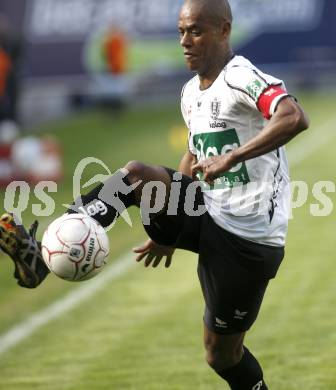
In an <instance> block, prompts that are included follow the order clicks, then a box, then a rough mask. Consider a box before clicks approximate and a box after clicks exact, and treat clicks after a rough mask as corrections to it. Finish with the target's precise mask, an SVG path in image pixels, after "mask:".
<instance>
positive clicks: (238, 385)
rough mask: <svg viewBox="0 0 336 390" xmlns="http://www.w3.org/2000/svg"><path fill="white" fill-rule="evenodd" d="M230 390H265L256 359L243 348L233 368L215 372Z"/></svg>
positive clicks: (261, 373)
mask: <svg viewBox="0 0 336 390" xmlns="http://www.w3.org/2000/svg"><path fill="white" fill-rule="evenodd" d="M217 374H218V375H219V376H221V377H222V378H223V379H225V380H226V381H227V382H228V384H229V385H230V387H231V389H232V390H267V389H268V388H267V386H266V384H265V382H264V380H263V372H262V369H261V367H260V364H259V363H258V361H257V359H256V358H255V357H254V356H253V355H252V354H251V353H250V351H249V350H248V349H247V348H246V347H244V355H243V357H242V359H241V361H240V362H239V363H238V364H236V365H235V366H233V367H230V368H228V369H226V370H224V371H221V372H217Z"/></svg>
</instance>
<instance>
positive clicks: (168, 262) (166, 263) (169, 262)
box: [165, 254, 173, 268]
mask: <svg viewBox="0 0 336 390" xmlns="http://www.w3.org/2000/svg"><path fill="white" fill-rule="evenodd" d="M172 258H173V255H172V254H171V255H168V256H167V258H166V262H165V267H166V268H169V267H170V265H171V262H172Z"/></svg>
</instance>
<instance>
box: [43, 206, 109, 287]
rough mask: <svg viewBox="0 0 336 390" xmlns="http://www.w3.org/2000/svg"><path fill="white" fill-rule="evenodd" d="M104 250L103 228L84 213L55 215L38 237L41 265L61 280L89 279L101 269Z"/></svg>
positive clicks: (106, 249) (103, 263) (105, 247)
mask: <svg viewBox="0 0 336 390" xmlns="http://www.w3.org/2000/svg"><path fill="white" fill-rule="evenodd" d="M108 253H109V241H108V237H107V234H106V233H105V230H104V229H103V227H102V226H101V225H99V224H98V223H97V222H96V221H95V220H94V219H93V218H91V217H89V216H88V215H84V214H65V215H63V216H62V217H60V218H57V219H56V220H55V221H53V222H52V223H51V224H50V225H49V226H48V229H47V230H46V231H45V233H44V235H43V238H42V256H43V260H44V262H45V264H46V265H47V267H48V268H49V269H50V271H52V272H53V273H54V274H56V275H57V276H59V277H60V278H62V279H65V280H70V281H82V280H87V279H91V278H92V277H94V276H95V275H97V274H98V273H99V272H100V271H101V270H102V269H103V267H104V265H105V264H106V258H107V256H108Z"/></svg>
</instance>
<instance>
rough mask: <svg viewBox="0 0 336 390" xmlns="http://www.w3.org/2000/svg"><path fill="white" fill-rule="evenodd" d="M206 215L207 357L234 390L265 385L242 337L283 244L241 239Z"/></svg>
mask: <svg viewBox="0 0 336 390" xmlns="http://www.w3.org/2000/svg"><path fill="white" fill-rule="evenodd" d="M204 220H205V221H204V223H203V225H202V232H201V247H200V256H199V264H198V275H199V279H200V283H201V286H202V291H203V295H204V299H205V302H206V310H205V314H204V324H205V337H204V342H205V348H206V351H207V361H208V363H209V364H210V366H211V367H212V368H213V369H214V370H215V372H216V373H217V374H218V375H220V376H221V377H222V378H223V379H225V380H226V381H227V382H228V383H229V384H230V386H231V388H232V389H234V390H249V389H251V390H252V389H253V390H260V389H267V387H266V384H265V383H264V379H263V372H262V369H261V367H260V364H259V363H258V361H257V360H256V358H255V357H254V356H253V355H252V354H251V353H250V352H249V350H248V349H247V348H246V347H244V346H243V340H244V334H245V332H246V331H247V330H248V329H250V327H251V326H252V325H253V323H254V322H255V320H256V319H257V316H258V313H259V310H260V307H261V304H262V301H263V297H264V294H265V291H266V288H267V286H268V283H269V279H271V278H273V277H274V276H275V274H276V271H277V269H278V267H279V265H280V263H281V260H282V258H283V253H284V251H283V248H274V247H268V246H265V245H260V244H256V243H252V242H250V241H247V240H244V239H242V238H241V237H238V236H236V235H233V234H232V233H229V232H227V231H225V230H223V229H222V228H220V227H219V226H218V225H216V224H215V223H214V221H213V219H212V218H211V217H210V216H209V215H208V214H206V215H205V217H204Z"/></svg>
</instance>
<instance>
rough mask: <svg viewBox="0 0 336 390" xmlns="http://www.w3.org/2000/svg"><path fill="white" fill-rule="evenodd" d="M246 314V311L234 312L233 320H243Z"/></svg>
mask: <svg viewBox="0 0 336 390" xmlns="http://www.w3.org/2000/svg"><path fill="white" fill-rule="evenodd" d="M246 314H247V311H239V310H235V316H234V317H233V318H235V319H236V320H243V319H244V318H245V316H246Z"/></svg>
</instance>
